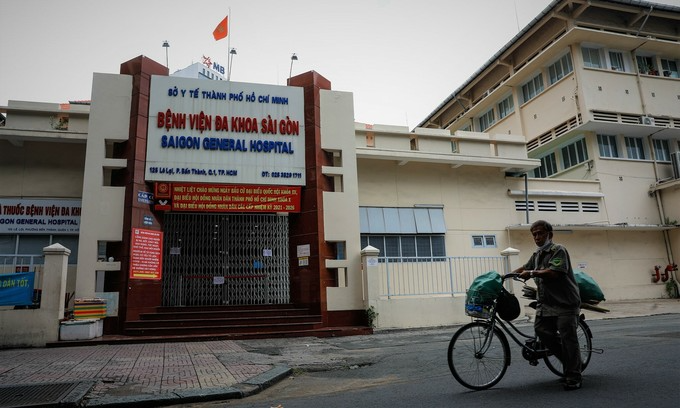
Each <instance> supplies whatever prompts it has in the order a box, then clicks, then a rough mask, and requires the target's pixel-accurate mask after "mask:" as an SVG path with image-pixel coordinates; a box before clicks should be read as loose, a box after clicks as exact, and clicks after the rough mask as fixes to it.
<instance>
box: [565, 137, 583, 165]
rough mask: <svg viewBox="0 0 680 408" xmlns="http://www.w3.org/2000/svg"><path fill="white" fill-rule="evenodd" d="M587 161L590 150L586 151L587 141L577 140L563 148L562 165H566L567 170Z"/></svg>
mask: <svg viewBox="0 0 680 408" xmlns="http://www.w3.org/2000/svg"><path fill="white" fill-rule="evenodd" d="M586 160H588V150H587V149H586V140H585V139H580V140H577V141H576V142H574V143H572V144H570V145H568V146H564V147H563V148H562V164H564V168H565V169H568V168H569V167H572V166H576V165H577V164H579V163H583V162H584V161H586Z"/></svg>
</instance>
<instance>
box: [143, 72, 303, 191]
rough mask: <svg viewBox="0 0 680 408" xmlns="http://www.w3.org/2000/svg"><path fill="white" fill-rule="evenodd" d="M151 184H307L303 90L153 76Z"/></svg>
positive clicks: (149, 139) (148, 161)
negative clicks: (164, 182)
mask: <svg viewBox="0 0 680 408" xmlns="http://www.w3.org/2000/svg"><path fill="white" fill-rule="evenodd" d="M147 131H148V133H147V151H146V169H145V170H146V172H145V178H146V180H147V181H167V182H191V183H226V184H258V185H293V186H303V185H305V120H304V94H303V89H302V88H299V87H292V86H280V85H265V84H251V83H242V82H232V81H205V80H200V79H192V78H181V77H167V76H152V78H151V95H150V100H149V125H148V129H147Z"/></svg>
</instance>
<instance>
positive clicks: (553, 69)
mask: <svg viewBox="0 0 680 408" xmlns="http://www.w3.org/2000/svg"><path fill="white" fill-rule="evenodd" d="M573 70H574V67H573V66H572V64H571V53H566V54H565V55H564V56H563V57H562V58H560V59H559V60H557V62H555V63H554V64H552V65H550V66H549V67H548V74H549V76H550V85H552V84H554V83H555V82H557V81H559V80H560V79H562V78H564V77H565V76H566V75H567V74H569V73H571V72H572V71H573Z"/></svg>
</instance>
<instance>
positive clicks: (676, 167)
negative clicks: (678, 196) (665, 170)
mask: <svg viewBox="0 0 680 408" xmlns="http://www.w3.org/2000/svg"><path fill="white" fill-rule="evenodd" d="M671 167H673V178H674V179H676V180H677V179H680V152H674V153H671Z"/></svg>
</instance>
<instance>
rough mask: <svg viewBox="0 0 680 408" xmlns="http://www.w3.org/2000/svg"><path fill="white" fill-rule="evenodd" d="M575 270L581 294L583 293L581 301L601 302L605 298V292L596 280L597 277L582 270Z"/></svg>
mask: <svg viewBox="0 0 680 408" xmlns="http://www.w3.org/2000/svg"><path fill="white" fill-rule="evenodd" d="M573 272H574V278H575V279H576V284H577V285H578V290H579V294H580V295H581V302H592V301H597V302H600V301H603V300H605V299H604V293H602V289H600V285H598V284H597V282H595V279H593V278H592V277H591V276H590V275H588V274H587V273H585V272H583V271H581V270H574V271H573Z"/></svg>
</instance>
